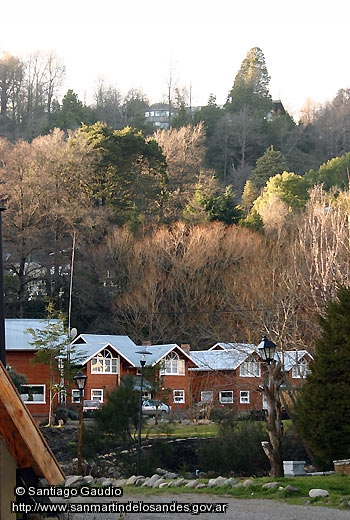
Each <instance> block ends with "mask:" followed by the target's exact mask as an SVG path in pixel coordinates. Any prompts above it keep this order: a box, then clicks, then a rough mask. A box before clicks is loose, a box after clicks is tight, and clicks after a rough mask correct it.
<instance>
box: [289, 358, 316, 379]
mask: <svg viewBox="0 0 350 520" xmlns="http://www.w3.org/2000/svg"><path fill="white" fill-rule="evenodd" d="M310 372H311V370H310V368H309V363H308V362H307V361H306V360H305V359H303V360H302V361H299V362H298V363H297V364H296V365H294V366H293V368H292V378H293V379H304V378H305V377H306V376H307V375H308V374H309V373H310Z"/></svg>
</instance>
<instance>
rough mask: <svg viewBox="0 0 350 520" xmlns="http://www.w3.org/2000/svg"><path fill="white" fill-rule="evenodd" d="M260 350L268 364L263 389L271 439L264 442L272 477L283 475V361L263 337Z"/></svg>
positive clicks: (274, 347)
mask: <svg viewBox="0 0 350 520" xmlns="http://www.w3.org/2000/svg"><path fill="white" fill-rule="evenodd" d="M258 352H259V353H260V355H261V357H262V359H263V361H264V362H265V363H266V364H267V375H266V377H265V379H264V381H263V391H264V394H265V397H266V404H267V417H266V428H267V431H268V434H269V441H264V442H262V447H263V450H264V452H265V453H266V455H267V457H268V459H269V461H270V465H271V476H272V477H283V476H284V469H283V454H282V439H283V428H282V406H281V399H280V386H281V384H282V383H283V373H282V363H281V361H280V359H275V353H276V344H275V343H273V341H271V340H269V339H267V337H266V336H264V337H263V339H262V341H261V342H260V343H259V345H258Z"/></svg>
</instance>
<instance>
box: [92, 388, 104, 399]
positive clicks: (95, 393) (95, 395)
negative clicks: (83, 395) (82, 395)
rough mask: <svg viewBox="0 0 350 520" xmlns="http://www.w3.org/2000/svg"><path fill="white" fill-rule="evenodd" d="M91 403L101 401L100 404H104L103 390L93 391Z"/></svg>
mask: <svg viewBox="0 0 350 520" xmlns="http://www.w3.org/2000/svg"><path fill="white" fill-rule="evenodd" d="M91 401H100V403H103V390H102V389H101V388H92V389H91Z"/></svg>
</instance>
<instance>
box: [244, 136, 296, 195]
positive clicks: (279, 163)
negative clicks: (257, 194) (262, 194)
mask: <svg viewBox="0 0 350 520" xmlns="http://www.w3.org/2000/svg"><path fill="white" fill-rule="evenodd" d="M286 164H287V162H286V158H285V157H284V155H283V154H282V153H281V152H279V151H277V150H274V148H273V146H272V145H271V146H270V147H269V148H267V150H266V151H265V153H264V155H263V156H262V157H260V158H259V159H258V160H257V161H256V167H255V168H254V170H252V175H251V182H252V183H253V185H254V186H255V188H256V189H260V188H262V187H263V186H265V184H266V183H267V181H268V180H269V179H270V177H273V176H275V175H276V174H278V173H280V174H281V173H282V172H284V171H285V169H286Z"/></svg>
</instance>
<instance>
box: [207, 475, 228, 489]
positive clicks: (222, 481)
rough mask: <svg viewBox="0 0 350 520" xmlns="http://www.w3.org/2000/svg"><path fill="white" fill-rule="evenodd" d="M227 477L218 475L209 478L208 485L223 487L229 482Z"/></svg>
mask: <svg viewBox="0 0 350 520" xmlns="http://www.w3.org/2000/svg"><path fill="white" fill-rule="evenodd" d="M227 480H228V479H227V478H225V477H216V478H211V479H209V482H208V487H221V486H225V485H226V484H227Z"/></svg>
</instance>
